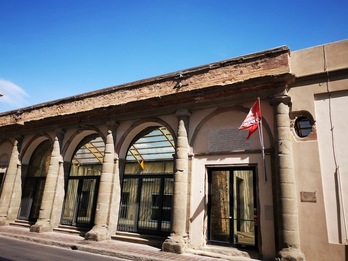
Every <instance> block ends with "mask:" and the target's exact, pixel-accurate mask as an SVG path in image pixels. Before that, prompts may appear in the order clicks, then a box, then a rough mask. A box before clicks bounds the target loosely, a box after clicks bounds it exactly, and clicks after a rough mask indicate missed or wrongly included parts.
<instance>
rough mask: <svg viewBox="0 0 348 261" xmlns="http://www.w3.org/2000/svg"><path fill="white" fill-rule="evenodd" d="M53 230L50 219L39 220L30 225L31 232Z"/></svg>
mask: <svg viewBox="0 0 348 261" xmlns="http://www.w3.org/2000/svg"><path fill="white" fill-rule="evenodd" d="M52 231H53V229H52V227H51V225H50V224H49V222H48V221H40V220H38V221H37V222H36V223H35V224H34V225H32V226H31V227H30V232H37V233H44V232H52Z"/></svg>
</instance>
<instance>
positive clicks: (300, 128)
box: [295, 116, 313, 138]
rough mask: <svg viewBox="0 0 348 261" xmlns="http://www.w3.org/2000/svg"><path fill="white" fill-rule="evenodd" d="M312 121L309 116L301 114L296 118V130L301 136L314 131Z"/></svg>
mask: <svg viewBox="0 0 348 261" xmlns="http://www.w3.org/2000/svg"><path fill="white" fill-rule="evenodd" d="M312 125H313V124H312V121H311V120H310V119H308V118H307V117H304V116H301V117H298V118H297V119H296V120H295V132H296V134H297V135H298V136H299V137H301V138H304V137H307V136H308V135H309V134H311V132H312Z"/></svg>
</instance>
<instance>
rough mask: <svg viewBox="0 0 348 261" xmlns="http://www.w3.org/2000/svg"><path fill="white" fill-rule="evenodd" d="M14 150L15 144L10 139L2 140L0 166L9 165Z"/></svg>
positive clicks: (0, 141)
mask: <svg viewBox="0 0 348 261" xmlns="http://www.w3.org/2000/svg"><path fill="white" fill-rule="evenodd" d="M12 148H13V142H12V141H11V140H10V139H3V140H0V166H4V165H8V163H9V161H10V157H11V152H12Z"/></svg>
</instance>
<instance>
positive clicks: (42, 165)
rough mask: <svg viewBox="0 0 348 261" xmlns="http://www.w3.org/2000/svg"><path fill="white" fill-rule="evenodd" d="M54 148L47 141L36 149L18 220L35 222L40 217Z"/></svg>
mask: <svg viewBox="0 0 348 261" xmlns="http://www.w3.org/2000/svg"><path fill="white" fill-rule="evenodd" d="M52 148H53V147H52V143H51V141H50V140H45V141H43V142H41V143H40V144H39V145H38V146H37V147H36V149H35V150H34V152H33V154H32V156H31V158H30V162H29V166H28V172H27V176H26V179H25V182H24V186H23V193H22V200H21V205H20V210H19V215H18V219H21V220H27V221H32V222H35V221H36V220H37V218H38V217H39V211H40V205H41V200H42V195H43V191H44V187H45V181H46V175H47V171H48V166H49V164H50V158H51V152H52Z"/></svg>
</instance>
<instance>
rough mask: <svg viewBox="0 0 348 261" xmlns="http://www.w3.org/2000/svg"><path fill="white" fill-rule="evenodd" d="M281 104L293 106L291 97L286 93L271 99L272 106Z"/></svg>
mask: <svg viewBox="0 0 348 261" xmlns="http://www.w3.org/2000/svg"><path fill="white" fill-rule="evenodd" d="M280 103H283V104H285V105H288V106H290V105H291V97H290V96H289V95H287V94H286V93H282V94H279V95H276V96H273V97H272V98H271V105H272V106H278V105H279V104H280Z"/></svg>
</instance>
